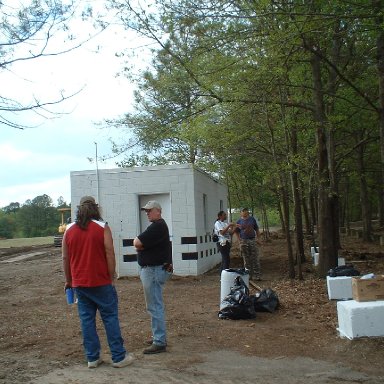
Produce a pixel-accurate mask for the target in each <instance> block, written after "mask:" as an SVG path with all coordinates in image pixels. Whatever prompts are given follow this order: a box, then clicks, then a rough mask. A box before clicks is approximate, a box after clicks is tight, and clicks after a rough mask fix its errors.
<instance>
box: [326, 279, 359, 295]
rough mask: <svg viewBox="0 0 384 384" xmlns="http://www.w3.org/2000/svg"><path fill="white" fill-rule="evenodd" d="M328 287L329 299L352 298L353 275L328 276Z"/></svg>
mask: <svg viewBox="0 0 384 384" xmlns="http://www.w3.org/2000/svg"><path fill="white" fill-rule="evenodd" d="M327 289H328V298H329V300H349V299H352V297H353V296H352V277H350V276H336V277H330V276H327Z"/></svg>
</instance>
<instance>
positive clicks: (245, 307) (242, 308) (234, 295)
mask: <svg viewBox="0 0 384 384" xmlns="http://www.w3.org/2000/svg"><path fill="white" fill-rule="evenodd" d="M255 317H256V311H255V306H254V299H253V298H252V297H250V296H249V289H248V287H247V285H246V284H245V282H244V280H243V279H242V278H241V276H237V277H236V278H235V281H234V285H233V287H231V291H230V293H229V294H228V295H227V296H225V297H224V299H223V300H222V302H221V309H220V311H219V318H220V319H231V320H239V319H254V318H255Z"/></svg>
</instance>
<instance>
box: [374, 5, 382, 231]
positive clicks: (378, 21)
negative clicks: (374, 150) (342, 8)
mask: <svg viewBox="0 0 384 384" xmlns="http://www.w3.org/2000/svg"><path fill="white" fill-rule="evenodd" d="M382 3H383V2H382V1H381V0H373V9H374V13H375V15H378V16H377V17H376V26H377V30H378V34H377V40H376V47H377V75H378V78H379V79H378V80H379V108H378V113H379V132H380V159H381V173H380V176H379V177H380V181H381V182H380V183H379V185H380V187H379V188H380V195H379V225H380V227H384V187H383V185H384V30H383V5H382Z"/></svg>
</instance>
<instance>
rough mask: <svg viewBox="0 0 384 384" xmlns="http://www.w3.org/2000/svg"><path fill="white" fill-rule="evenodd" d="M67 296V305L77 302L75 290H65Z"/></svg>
mask: <svg viewBox="0 0 384 384" xmlns="http://www.w3.org/2000/svg"><path fill="white" fill-rule="evenodd" d="M65 294H66V296H67V303H68V304H73V303H74V302H75V293H74V291H73V288H67V289H66V290H65Z"/></svg>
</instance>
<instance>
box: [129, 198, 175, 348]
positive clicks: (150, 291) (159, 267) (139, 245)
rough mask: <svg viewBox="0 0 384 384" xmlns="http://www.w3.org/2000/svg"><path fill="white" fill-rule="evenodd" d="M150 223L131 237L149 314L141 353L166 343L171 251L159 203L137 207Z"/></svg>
mask: <svg viewBox="0 0 384 384" xmlns="http://www.w3.org/2000/svg"><path fill="white" fill-rule="evenodd" d="M141 210H144V211H145V212H146V214H147V217H148V220H149V221H150V222H151V224H150V225H149V227H148V228H147V229H146V230H145V231H144V232H142V233H141V234H140V235H138V236H137V237H136V238H135V239H134V240H133V245H134V246H135V248H136V250H137V261H138V263H139V273H140V279H141V282H142V284H143V288H144V297H145V302H146V307H147V311H148V313H149V314H150V316H151V327H152V340H151V345H150V346H149V347H148V348H146V349H144V353H145V354H152V353H160V352H165V350H166V346H167V338H166V326H165V314H164V302H163V287H164V284H165V282H166V281H167V280H168V279H169V278H170V277H171V275H172V252H171V243H170V241H169V231H168V226H167V223H166V222H165V221H164V219H163V218H162V217H161V205H160V204H159V203H158V202H157V201H155V200H152V201H148V203H147V204H146V205H145V206H144V207H142V208H141Z"/></svg>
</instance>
